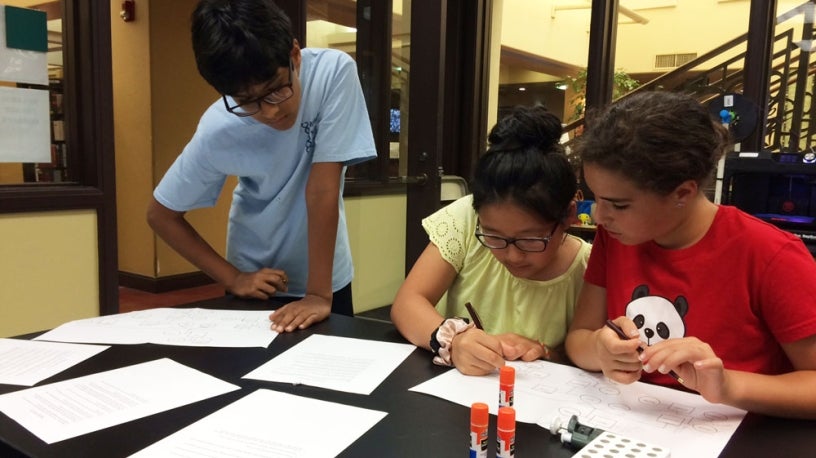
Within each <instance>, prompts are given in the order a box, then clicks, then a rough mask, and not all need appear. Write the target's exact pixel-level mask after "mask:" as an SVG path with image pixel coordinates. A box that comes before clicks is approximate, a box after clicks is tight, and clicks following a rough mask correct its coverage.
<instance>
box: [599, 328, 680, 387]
mask: <svg viewBox="0 0 816 458" xmlns="http://www.w3.org/2000/svg"><path fill="white" fill-rule="evenodd" d="M606 327H608V328H609V329H611V330H613V331H615V334H617V335H618V337H620V338H621V340H629V337H628V336H627V335H626V334H625V333H624V332H623V329H621V328H620V326H618V325H617V324H615V322H614V321H612V320H606ZM637 352H638V353H643V347H641V346H640V345H638V347H637ZM669 375H671V376H672V378H674V379H675V380H677V381H678V382H680V383H681V384H683V383H685V382H684V381H683V379H682V378H681V377H680V376H679V375H677V372H674V371H669Z"/></svg>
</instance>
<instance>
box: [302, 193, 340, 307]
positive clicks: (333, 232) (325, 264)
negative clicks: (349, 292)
mask: <svg viewBox="0 0 816 458" xmlns="http://www.w3.org/2000/svg"><path fill="white" fill-rule="evenodd" d="M338 198H339V195H338V192H335V193H331V192H326V193H318V194H313V195H309V196H307V208H308V216H309V223H308V225H309V229H308V231H309V232H308V233H309V278H308V279H307V281H306V294H314V295H316V296H320V297H322V298H325V299H328V300H329V301H331V300H332V270H333V267H334V247H335V243H336V240H337V223H338V220H339V209H338V206H337V199H338Z"/></svg>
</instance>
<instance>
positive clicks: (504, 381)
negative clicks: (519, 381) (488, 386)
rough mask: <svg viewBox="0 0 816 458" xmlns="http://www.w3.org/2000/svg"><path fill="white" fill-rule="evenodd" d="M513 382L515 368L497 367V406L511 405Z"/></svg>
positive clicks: (514, 382)
mask: <svg viewBox="0 0 816 458" xmlns="http://www.w3.org/2000/svg"><path fill="white" fill-rule="evenodd" d="M515 384H516V370H515V369H514V368H513V366H502V367H501V369H499V407H513V396H514V391H515V387H514V386H515Z"/></svg>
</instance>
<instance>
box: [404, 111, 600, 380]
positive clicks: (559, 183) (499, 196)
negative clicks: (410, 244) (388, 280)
mask: <svg viewBox="0 0 816 458" xmlns="http://www.w3.org/2000/svg"><path fill="white" fill-rule="evenodd" d="M561 131H562V129H561V122H560V120H559V119H558V118H557V117H556V116H555V115H553V114H551V113H549V112H547V110H546V109H545V108H544V107H542V106H535V107H517V108H515V109H514V110H513V112H512V114H510V115H509V116H507V117H505V118H504V119H502V120H501V121H499V122H498V123H497V124H496V126H495V127H494V128H493V130H492V131H491V132H490V135H489V137H488V140H489V142H490V146H489V148H488V149H487V152H486V153H485V154H484V155H483V156H482V157H481V158H480V159H479V161H478V163H477V165H476V170H475V173H474V177H473V180H472V181H471V183H470V187H471V191H472V194H471V195H468V196H465V197H462V198H461V199H459V200H457V201H455V202H453V203H451V204H450V205H448V206H447V207H445V208H442V209H441V210H439V211H437V212H436V213H434V214H432V215H431V216H429V217H427V218H425V219H424V220H423V221H422V225H423V227H424V228H425V230H426V232H427V233H428V236H429V238H430V243H429V244H428V246H427V248H426V249H425V251H424V252H423V253H422V255H421V256H420V257H419V259H418V260H417V261H416V263H415V264H414V266H413V268H412V269H411V272H410V273H409V274H408V277H407V278H406V279H405V282H404V283H403V284H402V286H401V287H400V289H399V291H398V292H397V296H396V298H395V299H394V304H393V306H392V308H391V319H392V320H393V322H394V324H395V325H396V327H397V329H398V330H399V331H400V332H401V333H402V335H403V336H405V338H406V339H408V340H409V341H411V342H412V343H413V344H415V345H417V346H421V347H423V348H426V349H429V350H431V351H433V352H434V354H435V355H436V356H435V357H434V362H436V363H437V364H442V365H454V366H456V368H458V369H459V370H460V371H461V372H462V373H464V374H468V375H481V374H486V373H490V372H491V371H493V370H495V369H496V368H498V367H501V366H503V365H504V362H505V361H506V360H518V359H521V360H524V361H532V360H535V359H538V358H542V357H545V358H549V357H551V356H552V357H554V358H555V357H556V353H557V352H560V348H561V347H562V343H563V341H564V338H565V336H566V333H567V328H568V327H569V324H570V321H571V320H572V316H573V308H574V305H575V303H576V300H577V296H578V291H579V290H580V289H581V285H582V283H583V280H582V277H583V273H584V269H585V267H586V263H587V259H588V257H589V252H590V244H588V243H587V242H584V241H583V240H581V239H579V238H577V237H574V236H570V235H568V234H567V233H566V230H567V228H569V226H570V223H571V222H572V221H574V220H575V219H576V204H575V201H574V196H575V193H576V191H577V180H576V176H575V172H574V171H573V168H572V166H571V165H570V163H569V161H568V160H567V156H566V155H565V153H564V149H563V148H562V147H561V145H559V144H558V141H559V138H560V137H561ZM445 293H447V300H446V301H441V302H440V300H441V299H442V297H443V295H445ZM466 303H471V304H472V305H473V308H475V309H476V310H478V313H479V318H480V319H479V321H480V322H481V323H480V324H481V326H478V327H477V326H475V325H474V323H469V322H468V321H469V320H467V319H465V318H461V317H466V316H468V310H467V309H466ZM479 327H483V328H484V330H482V329H479ZM551 352H552V355H551Z"/></svg>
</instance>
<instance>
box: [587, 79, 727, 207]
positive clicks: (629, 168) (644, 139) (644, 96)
mask: <svg viewBox="0 0 816 458" xmlns="http://www.w3.org/2000/svg"><path fill="white" fill-rule="evenodd" d="M729 144H730V138H729V133H728V130H727V129H726V128H725V127H724V126H723V125H722V124H721V123H720V122H719V121H717V120H716V119H714V117H713V116H712V115H711V114H710V113H709V112H708V110H707V109H706V108H705V107H704V106H703V105H701V104H700V103H699V102H698V101H697V100H695V99H693V98H692V97H691V96H689V95H686V94H682V93H677V92H666V91H650V92H641V93H635V94H632V95H631V96H628V97H625V98H623V99H621V100H619V101H618V102H616V103H614V104H612V105H609V106H607V107H605V108H603V109H602V110H600V111H598V112H595V113H589V114H588V116H587V128H586V129H585V131H584V133H583V134H582V135H581V136H580V137H578V138H577V140H576V145H575V147H574V151H575V152H576V153H577V154H578V155H579V157H580V158H581V161H582V162H583V163H584V164H587V163H591V164H594V165H597V166H599V167H602V168H604V169H606V170H610V171H614V172H617V173H620V174H622V175H623V176H625V177H626V178H627V179H629V180H631V181H632V182H633V183H635V184H636V185H637V186H638V187H639V188H641V189H643V190H647V191H652V192H655V193H657V194H659V195H668V194H669V193H671V192H672V191H673V190H674V189H675V188H677V186H678V185H680V184H681V183H683V182H684V181H687V180H695V181H696V182H697V183H698V184H699V185H700V187H703V186H704V185H705V184H706V183H707V182H708V181H709V180H711V179H712V177H713V172H714V170H715V169H716V167H717V162H718V161H719V159H720V157H722V155H723V153H724V152H725V150H726V148H727V147H728V146H729Z"/></svg>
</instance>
